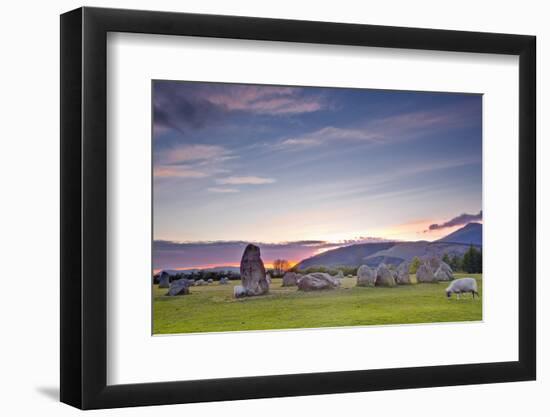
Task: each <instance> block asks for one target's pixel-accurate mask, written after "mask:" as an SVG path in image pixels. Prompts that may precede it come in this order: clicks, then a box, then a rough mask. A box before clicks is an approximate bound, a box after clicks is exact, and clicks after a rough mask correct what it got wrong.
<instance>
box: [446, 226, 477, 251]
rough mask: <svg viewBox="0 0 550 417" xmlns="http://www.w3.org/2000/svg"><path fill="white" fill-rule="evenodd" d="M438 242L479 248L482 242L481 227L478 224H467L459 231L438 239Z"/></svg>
mask: <svg viewBox="0 0 550 417" xmlns="http://www.w3.org/2000/svg"><path fill="white" fill-rule="evenodd" d="M438 242H446V243H463V244H466V245H477V246H481V245H482V242H483V225H481V224H480V223H468V224H467V225H466V226H464V227H462V228H461V229H458V230H457V231H455V232H453V233H451V234H450V235H447V236H445V237H444V238H442V239H439V240H438Z"/></svg>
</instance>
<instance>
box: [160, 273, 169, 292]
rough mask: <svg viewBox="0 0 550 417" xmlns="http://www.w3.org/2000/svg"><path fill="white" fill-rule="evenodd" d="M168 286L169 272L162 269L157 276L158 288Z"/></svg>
mask: <svg viewBox="0 0 550 417" xmlns="http://www.w3.org/2000/svg"><path fill="white" fill-rule="evenodd" d="M169 287H170V274H168V272H166V271H162V272H161V273H160V276H159V288H169Z"/></svg>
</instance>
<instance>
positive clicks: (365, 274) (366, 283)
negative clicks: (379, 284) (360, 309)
mask: <svg viewBox="0 0 550 417" xmlns="http://www.w3.org/2000/svg"><path fill="white" fill-rule="evenodd" d="M375 282H376V271H375V270H374V269H372V268H370V267H369V266H367V265H361V266H360V267H359V269H358V270H357V286H358V287H374V284H375Z"/></svg>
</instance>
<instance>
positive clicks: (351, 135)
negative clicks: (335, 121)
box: [276, 126, 379, 148]
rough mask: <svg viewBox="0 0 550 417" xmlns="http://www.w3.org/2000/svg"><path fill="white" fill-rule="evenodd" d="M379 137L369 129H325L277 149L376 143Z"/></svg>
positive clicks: (286, 143) (299, 137)
mask: <svg viewBox="0 0 550 417" xmlns="http://www.w3.org/2000/svg"><path fill="white" fill-rule="evenodd" d="M377 139H379V135H377V134H375V133H371V132H369V130H368V129H344V128H339V127H332V126H328V127H324V128H322V129H319V130H317V131H315V132H311V133H308V134H305V135H301V136H297V137H292V138H288V139H285V140H283V141H282V142H280V143H279V144H277V145H276V147H281V148H285V147H295V146H298V147H309V146H318V145H322V144H323V143H326V142H332V141H358V142H376V141H377Z"/></svg>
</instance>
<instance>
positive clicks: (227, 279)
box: [220, 277, 229, 285]
mask: <svg viewBox="0 0 550 417" xmlns="http://www.w3.org/2000/svg"><path fill="white" fill-rule="evenodd" d="M227 284H229V278H227V277H222V278H220V285H227Z"/></svg>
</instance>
